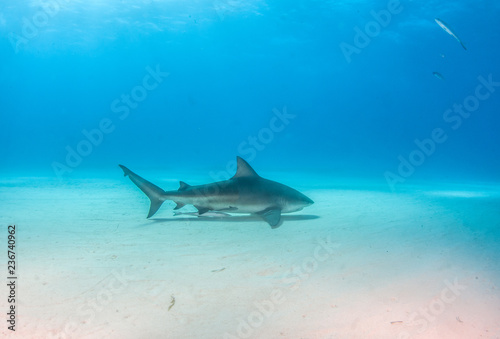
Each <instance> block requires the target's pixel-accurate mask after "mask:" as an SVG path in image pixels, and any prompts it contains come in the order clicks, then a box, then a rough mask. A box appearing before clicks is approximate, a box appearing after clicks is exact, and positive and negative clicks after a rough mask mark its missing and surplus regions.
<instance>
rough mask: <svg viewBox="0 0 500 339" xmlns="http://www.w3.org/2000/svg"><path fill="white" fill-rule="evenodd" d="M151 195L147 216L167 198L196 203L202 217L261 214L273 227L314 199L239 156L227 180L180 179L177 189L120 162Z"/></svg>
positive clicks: (137, 183)
mask: <svg viewBox="0 0 500 339" xmlns="http://www.w3.org/2000/svg"><path fill="white" fill-rule="evenodd" d="M118 166H120V168H121V169H122V170H123V174H124V176H128V177H129V178H130V180H132V182H133V183H134V184H135V185H136V186H137V187H139V189H140V190H141V191H142V192H144V193H145V194H146V195H147V197H148V198H149V200H150V202H151V205H150V208H149V213H148V216H147V218H150V217H152V216H153V215H154V214H155V213H156V212H157V211H158V209H159V208H160V207H161V205H162V204H163V202H164V201H166V200H172V201H173V202H175V203H176V206H175V208H174V210H178V209H180V208H182V207H183V206H185V205H188V204H190V205H193V206H194V207H195V208H196V209H197V210H198V216H203V214H205V213H207V214H208V213H209V212H222V213H225V212H229V213H250V214H254V215H257V216H259V217H261V218H262V219H263V220H264V221H266V222H267V223H268V224H269V225H270V226H271V228H277V227H279V226H280V225H281V219H282V218H281V214H282V213H290V212H296V211H300V210H302V209H303V208H304V207H307V206H309V205H312V204H313V203H314V201H312V200H311V199H310V198H308V197H307V196H305V195H304V194H302V193H300V192H299V191H297V190H295V189H293V188H291V187H288V186H286V185H284V184H280V183H278V182H276V181H272V180H268V179H264V178H262V177H261V176H260V175H258V174H257V172H255V170H254V169H253V168H252V167H251V166H250V165H249V164H248V162H246V161H245V160H244V159H243V158H241V157H239V156H238V157H236V166H237V168H236V174H235V175H234V176H233V177H232V178H230V179H228V180H224V181H218V182H213V183H210V184H204V185H188V184H186V183H185V182H184V181H181V182H180V185H179V189H178V190H176V191H164V190H163V189H161V188H160V187H158V186H156V185H154V184H152V183H151V182H149V181H147V180H146V179H144V178H142V177H140V176H139V175H137V174H135V173H134V172H132V171H131V170H129V169H128V168H127V167H125V166H123V165H118Z"/></svg>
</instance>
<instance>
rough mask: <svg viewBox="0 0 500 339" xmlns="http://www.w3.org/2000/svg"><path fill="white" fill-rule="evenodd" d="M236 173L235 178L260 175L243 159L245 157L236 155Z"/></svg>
mask: <svg viewBox="0 0 500 339" xmlns="http://www.w3.org/2000/svg"><path fill="white" fill-rule="evenodd" d="M236 166H237V167H236V174H235V175H234V176H233V178H232V179H234V178H244V177H246V178H249V177H250V178H251V177H259V175H258V174H257V172H255V171H254V170H253V168H252V167H251V166H250V165H249V164H248V162H246V161H245V160H243V158H240V157H236Z"/></svg>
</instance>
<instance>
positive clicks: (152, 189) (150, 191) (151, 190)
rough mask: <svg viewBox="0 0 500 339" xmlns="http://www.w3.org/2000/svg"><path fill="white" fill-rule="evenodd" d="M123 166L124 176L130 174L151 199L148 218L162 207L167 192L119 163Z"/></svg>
mask: <svg viewBox="0 0 500 339" xmlns="http://www.w3.org/2000/svg"><path fill="white" fill-rule="evenodd" d="M118 166H120V167H121V169H122V170H123V174H124V176H128V177H129V178H130V180H132V182H133V183H134V184H136V185H137V187H139V188H140V189H141V191H143V192H144V193H145V194H146V195H147V196H148V198H149V200H151V206H150V207H149V213H148V218H150V217H152V216H153V215H154V214H155V213H156V211H158V209H159V208H160V206H161V204H163V201H164V199H163V198H162V196H163V195H164V194H165V191H164V190H162V189H161V188H159V187H158V186H156V185H154V184H152V183H150V182H149V181H147V180H146V179H144V178H141V177H140V176H138V175H137V174H135V173H134V172H132V171H131V170H129V169H128V168H127V167H125V166H123V165H118Z"/></svg>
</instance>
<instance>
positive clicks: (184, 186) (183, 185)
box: [179, 181, 191, 191]
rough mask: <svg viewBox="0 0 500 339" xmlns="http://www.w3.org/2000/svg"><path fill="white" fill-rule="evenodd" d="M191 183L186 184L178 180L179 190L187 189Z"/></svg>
mask: <svg viewBox="0 0 500 339" xmlns="http://www.w3.org/2000/svg"><path fill="white" fill-rule="evenodd" d="M189 187H191V185H188V184H186V183H185V182H184V181H179V191H185V190H187V189H188V188H189Z"/></svg>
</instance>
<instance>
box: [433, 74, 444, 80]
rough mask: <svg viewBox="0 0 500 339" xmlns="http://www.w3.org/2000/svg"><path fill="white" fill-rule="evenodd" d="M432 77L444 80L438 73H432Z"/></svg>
mask: <svg viewBox="0 0 500 339" xmlns="http://www.w3.org/2000/svg"><path fill="white" fill-rule="evenodd" d="M432 75H434V76H435V77H436V78H438V79H439V80H444V76H443V75H442V74H441V73H439V72H432Z"/></svg>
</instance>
